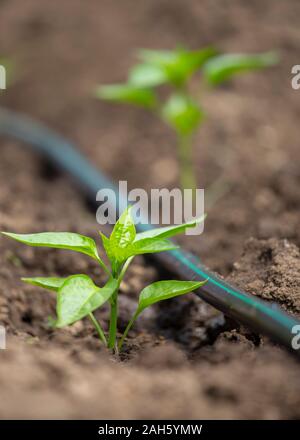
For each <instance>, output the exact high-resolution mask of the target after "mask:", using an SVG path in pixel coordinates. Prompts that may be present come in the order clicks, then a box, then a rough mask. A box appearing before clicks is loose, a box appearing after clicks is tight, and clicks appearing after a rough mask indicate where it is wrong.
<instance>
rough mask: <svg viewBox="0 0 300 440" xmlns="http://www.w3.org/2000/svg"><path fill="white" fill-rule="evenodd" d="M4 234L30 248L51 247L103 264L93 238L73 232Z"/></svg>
mask: <svg viewBox="0 0 300 440" xmlns="http://www.w3.org/2000/svg"><path fill="white" fill-rule="evenodd" d="M2 234H3V235H6V236H7V237H10V238H13V239H14V240H17V241H19V242H21V243H24V244H27V245H28V246H34V247H49V248H55V249H66V250H71V251H75V252H80V253H82V254H86V255H88V256H89V257H92V258H93V259H95V260H97V261H98V262H101V263H102V261H101V259H100V257H99V255H98V251H97V247H96V243H95V242H94V240H93V239H92V238H90V237H86V236H85V235H80V234H76V233H73V232H41V233H38V234H13V233H11V232H2ZM102 264H103V263H102Z"/></svg>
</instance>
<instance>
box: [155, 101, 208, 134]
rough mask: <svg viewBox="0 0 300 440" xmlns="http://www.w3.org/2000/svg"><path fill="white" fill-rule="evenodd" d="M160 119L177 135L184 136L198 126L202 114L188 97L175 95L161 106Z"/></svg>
mask: <svg viewBox="0 0 300 440" xmlns="http://www.w3.org/2000/svg"><path fill="white" fill-rule="evenodd" d="M162 117H163V119H164V120H165V121H166V122H167V123H168V124H169V125H170V126H171V127H172V128H174V129H175V130H176V131H177V133H178V134H180V135H181V136H186V135H189V134H191V133H193V131H195V130H196V128H197V127H198V126H199V125H200V122H201V121H202V119H203V118H204V113H203V111H202V110H201V109H200V108H199V106H198V105H197V104H196V103H195V102H194V101H193V100H192V99H191V98H190V97H189V96H187V95H185V94H182V93H176V94H172V95H171V96H170V98H169V99H168V101H167V102H166V104H165V105H164V106H163V108H162Z"/></svg>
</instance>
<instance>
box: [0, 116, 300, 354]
mask: <svg viewBox="0 0 300 440" xmlns="http://www.w3.org/2000/svg"><path fill="white" fill-rule="evenodd" d="M0 134H1V135H8V136H11V137H14V138H15V139H18V140H20V141H22V142H24V143H26V144H28V145H29V146H31V148H33V149H34V150H35V151H37V152H38V153H40V154H42V155H43V156H45V158H47V160H48V161H50V162H51V163H52V164H53V165H54V166H55V167H57V168H59V169H61V170H63V171H65V172H67V173H68V174H69V175H71V176H72V177H73V178H74V180H75V181H76V182H77V183H78V185H79V186H80V188H81V189H82V190H84V191H85V193H86V194H87V195H88V197H89V199H90V200H91V201H92V202H93V203H94V204H96V193H97V192H98V191H99V189H101V188H110V189H113V190H114V191H115V194H116V197H119V198H121V197H122V196H121V195H120V194H118V190H117V187H116V186H115V185H114V184H113V183H112V182H111V181H110V180H109V179H108V178H107V177H106V176H105V175H104V174H103V173H102V172H100V171H98V170H97V169H96V168H95V167H94V166H93V165H92V164H91V163H90V162H88V161H87V159H86V158H85V157H84V156H82V155H81V154H80V153H79V152H78V150H77V149H76V148H75V147H74V146H73V145H72V144H71V143H70V142H68V141H67V140H65V139H64V138H63V137H61V136H59V135H57V134H56V133H55V132H53V131H52V130H49V129H48V128H46V127H44V126H43V125H42V124H39V123H36V122H34V121H32V120H31V119H30V118H28V117H26V116H23V115H19V114H16V113H15V112H12V111H9V110H6V109H0ZM123 204H124V200H123ZM117 206H118V204H117ZM137 229H139V225H137ZM154 258H155V259H156V261H157V262H158V263H159V264H160V265H162V266H163V267H165V268H167V269H168V270H169V271H171V272H173V273H175V274H177V275H178V276H179V277H181V278H184V279H187V280H193V279H197V280H204V279H208V282H207V283H206V284H205V285H204V286H203V287H201V288H200V289H199V290H198V291H196V292H195V293H196V294H197V295H198V296H199V297H200V298H202V299H203V300H204V301H206V302H208V303H209V304H211V305H212V306H214V307H215V308H216V309H218V310H220V311H222V312H223V313H224V314H225V315H226V316H228V317H230V318H233V319H235V320H236V321H238V322H240V323H242V324H244V325H246V326H248V327H249V328H250V329H251V330H253V331H254V332H257V333H263V334H265V335H267V336H269V337H270V338H271V339H272V340H273V341H274V342H277V343H279V344H281V345H283V346H285V347H286V348H287V349H288V350H290V351H292V352H293V353H294V354H295V355H297V356H298V357H299V355H300V349H298V350H295V349H294V350H293V347H292V339H293V337H294V336H295V334H294V333H293V332H292V329H293V328H294V327H295V326H296V325H300V321H299V320H298V319H296V318H294V317H293V316H292V315H290V314H288V313H286V312H285V311H283V310H282V309H281V308H280V307H279V306H278V305H277V304H275V303H270V302H266V301H262V300H260V299H259V298H257V297H256V296H254V295H250V294H247V293H245V292H242V291H241V290H239V289H237V288H235V287H233V286H231V285H230V284H228V283H226V282H225V281H223V280H222V279H221V278H219V277H218V276H216V275H215V274H213V273H212V272H210V271H209V270H208V269H207V268H206V267H205V266H204V265H203V264H202V263H201V262H200V260H199V259H198V258H197V257H195V256H194V255H192V254H190V253H189V252H186V251H185V250H183V249H178V250H174V251H169V252H164V253H158V254H155V255H154ZM298 328H300V327H298Z"/></svg>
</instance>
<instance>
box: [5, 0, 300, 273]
mask: <svg viewBox="0 0 300 440" xmlns="http://www.w3.org/2000/svg"><path fill="white" fill-rule="evenodd" d="M0 13H1V14H0V28H1V41H0V54H1V56H3V57H7V58H8V59H9V60H10V61H11V62H12V63H13V66H14V67H13V73H12V77H11V83H10V84H9V86H8V89H7V90H6V91H5V92H3V91H2V92H1V105H3V106H7V107H9V108H12V109H15V110H19V111H22V112H24V113H27V114H29V115H31V116H34V117H36V118H37V119H39V120H41V121H43V122H46V123H48V124H49V126H50V127H52V128H55V129H57V130H58V131H59V132H61V133H63V134H64V135H66V136H68V137H69V138H70V139H71V140H73V141H75V142H76V143H77V144H78V145H79V147H80V148H81V149H82V151H83V152H84V153H86V154H87V155H88V156H89V158H90V159H91V160H92V161H94V163H95V164H96V166H98V167H99V168H101V169H102V170H104V171H105V172H106V173H108V175H110V176H111V177H113V178H114V179H116V180H122V179H125V180H128V182H129V186H131V187H143V188H146V189H149V188H151V187H154V188H156V187H165V186H167V187H174V186H175V185H176V184H177V183H178V166H177V159H176V149H175V139H174V138H173V136H172V134H171V133H170V130H169V129H168V128H167V127H165V126H164V125H163V124H162V123H161V122H159V121H157V119H156V118H155V117H152V116H151V115H149V114H147V113H146V112H144V111H142V110H137V109H135V108H128V107H127V106H124V107H123V106H118V105H111V104H109V103H106V102H101V101H99V100H97V99H95V98H94V96H93V92H94V89H95V86H96V85H97V84H103V83H104V84H105V83H113V82H121V81H123V80H125V78H126V74H127V70H128V68H129V67H130V66H132V64H133V63H134V61H135V60H134V54H135V51H136V49H137V48H154V49H157V48H170V49H172V48H174V47H176V46H177V45H179V44H182V45H184V46H186V47H188V48H191V49H197V48H201V47H203V46H206V45H214V46H216V47H217V48H218V49H220V50H221V51H224V52H246V53H247V52H261V51H268V50H271V49H276V50H278V51H279V53H280V57H281V62H280V64H279V65H278V66H275V67H274V68H271V69H267V70H266V71H262V72H259V73H257V72H254V73H252V74H247V75H245V76H242V77H239V78H236V79H234V80H233V81H230V82H229V83H228V85H226V86H223V87H222V88H221V89H216V90H213V91H212V92H209V93H204V94H203V98H202V103H203V104H202V105H203V107H204V109H205V111H206V112H207V114H208V118H207V121H205V123H204V124H203V126H202V127H201V129H200V131H199V135H198V137H197V139H196V143H195V149H194V160H195V163H196V166H197V174H198V182H199V186H200V187H204V188H207V186H208V185H210V184H212V183H213V182H214V181H215V180H216V179H217V178H218V177H219V176H220V174H222V173H225V175H226V180H227V181H228V182H229V184H230V185H231V191H230V192H229V193H228V194H226V195H225V197H223V199H222V200H220V201H219V202H218V203H217V206H214V208H213V209H212V210H211V211H210V216H209V221H207V226H206V230H207V234H205V236H203V239H202V241H201V250H200V249H194V250H196V252H200V253H202V255H203V257H204V258H205V259H206V260H207V262H208V263H209V264H210V265H212V266H213V268H215V269H218V270H221V271H222V270H225V271H226V268H228V267H229V266H230V263H231V262H232V261H233V260H234V259H235V257H236V256H237V255H239V253H240V252H241V243H242V242H243V240H244V238H246V237H248V236H249V235H253V234H254V235H256V236H259V237H263V238H265V237H269V236H284V237H287V238H295V239H296V240H298V239H299V232H297V231H296V225H297V222H298V219H297V216H296V212H295V210H296V208H298V206H299V205H298V203H299V197H300V195H299V191H298V186H299V167H298V164H297V160H298V159H299V145H298V144H299V133H298V119H299V112H300V108H299V92H298V93H297V91H295V90H293V89H292V88H291V83H290V81H291V77H292V76H291V67H292V66H293V65H294V64H297V62H299V41H300V31H299V17H300V14H299V13H300V5H299V3H298V2H297V1H296V0H289V1H283V0H282V1H276V2H274V1H272V0H264V1H258V0H257V1H256V0H254V1H252V2H250V3H245V2H243V1H239V0H230V1H222V2H212V1H209V0H208V1H206V0H204V1H201V2H199V1H196V0H187V1H184V2H183V1H179V0H174V1H168V0H145V1H143V2H136V1H133V0H123V1H122V2H116V1H114V2H112V1H109V0H107V1H106V0H101V1H99V0H90V1H88V2H84V3H83V2H82V1H80V0H73V1H72V2H70V1H67V0H60V1H56V0H53V1H51V2H41V1H38V0H27V1H26V2H21V1H17V0H10V1H1V3H0ZM14 153H15V154H17V151H15V150H12V153H11V154H14ZM12 174H14V173H12ZM33 196H34V195H33ZM197 246H198V244H197ZM216 250H217V253H218V255H217V256H216V255H215V253H216Z"/></svg>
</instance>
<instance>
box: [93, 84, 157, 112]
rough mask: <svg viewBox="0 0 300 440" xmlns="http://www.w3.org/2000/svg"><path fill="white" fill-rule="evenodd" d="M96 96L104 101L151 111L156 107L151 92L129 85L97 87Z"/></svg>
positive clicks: (154, 97)
mask: <svg viewBox="0 0 300 440" xmlns="http://www.w3.org/2000/svg"><path fill="white" fill-rule="evenodd" d="M96 96H97V97H98V98H101V99H104V100H106V101H112V102H122V103H125V104H135V105H137V106H140V107H145V108H148V109H153V108H154V107H155V105H156V96H155V93H154V92H153V91H152V90H150V89H147V88H143V87H138V86H135V85H130V84H112V85H108V86H101V87H98V88H97V90H96Z"/></svg>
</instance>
